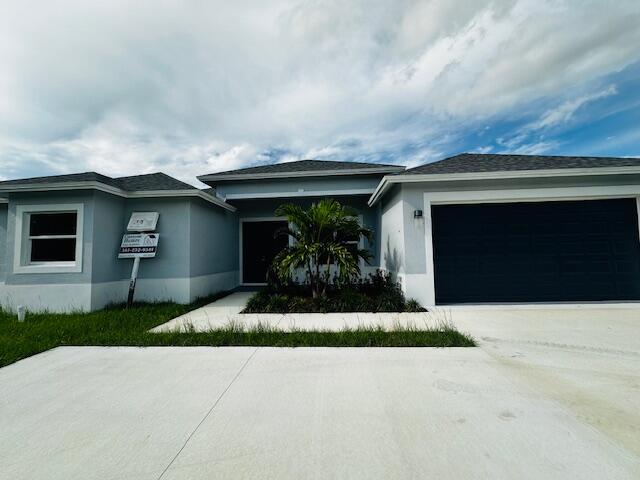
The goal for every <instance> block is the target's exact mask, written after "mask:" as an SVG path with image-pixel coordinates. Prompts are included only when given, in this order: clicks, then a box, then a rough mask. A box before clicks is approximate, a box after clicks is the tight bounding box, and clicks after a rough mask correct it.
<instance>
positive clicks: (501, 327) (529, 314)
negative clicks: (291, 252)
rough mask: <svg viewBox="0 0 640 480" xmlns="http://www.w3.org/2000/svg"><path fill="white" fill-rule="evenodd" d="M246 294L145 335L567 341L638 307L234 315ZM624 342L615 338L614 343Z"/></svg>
mask: <svg viewBox="0 0 640 480" xmlns="http://www.w3.org/2000/svg"><path fill="white" fill-rule="evenodd" d="M252 294H253V292H235V293H232V294H231V295H229V296H227V297H224V298H221V299H220V300H217V301H215V302H213V303H210V304H208V305H205V306H204V307H201V308H198V309H196V310H193V311H192V312H189V313H186V314H184V315H181V316H180V317H176V318H174V319H173V320H170V321H168V322H167V323H164V324H162V325H159V326H157V327H155V328H154V329H152V330H151V331H152V332H156V333H158V332H171V331H176V330H177V331H196V332H205V331H209V330H216V329H221V328H229V327H231V326H234V327H237V328H244V329H247V328H253V327H257V326H258V325H260V326H263V327H268V328H277V329H279V330H284V331H291V330H331V331H339V330H343V329H345V328H351V329H353V328H358V327H381V328H384V329H386V330H389V329H393V328H398V327H413V328H420V329H424V328H437V327H441V326H442V325H451V326H455V327H456V328H457V329H458V330H460V331H462V332H465V333H470V334H471V335H473V336H476V337H479V338H480V339H482V338H491V337H492V336H493V335H494V334H495V333H496V332H500V335H503V334H504V332H505V328H507V329H508V330H511V331H513V332H515V334H516V336H517V335H518V334H521V333H522V331H523V330H525V329H526V330H527V331H528V332H529V334H530V335H533V336H535V335H536V334H537V333H544V335H548V334H549V333H551V334H553V333H554V332H557V331H558V329H562V330H563V331H564V330H565V329H566V327H567V325H571V324H576V328H575V329H574V330H573V331H572V337H573V338H568V339H567V343H571V342H572V341H575V340H576V337H577V338H581V337H583V336H584V335H585V334H587V335H590V334H591V330H588V331H586V332H585V331H584V330H583V329H584V328H585V326H586V325H591V326H592V327H593V328H595V329H599V328H601V325H602V324H603V323H604V324H608V323H609V322H610V321H611V320H616V319H617V320H618V321H633V319H638V318H640V303H590V304H557V305H553V304H546V305H545V304H541V305H536V304H532V305H524V304H514V305H481V306H478V305H464V306H463V305H460V306H443V307H437V308H432V309H431V311H429V312H425V313H288V314H280V313H273V314H265V313H260V314H254V313H250V314H243V313H240V312H241V311H242V310H243V309H244V307H245V306H246V304H247V301H248V300H249V298H250V297H251V295H252ZM577 325H580V326H581V328H578V327H577ZM615 333H616V332H615V331H613V332H612V335H613V336H616V335H615ZM530 338H531V337H530ZM590 338H592V337H590ZM624 340H625V339H624V338H616V342H618V341H621V342H624ZM617 344H618V345H619V343H617Z"/></svg>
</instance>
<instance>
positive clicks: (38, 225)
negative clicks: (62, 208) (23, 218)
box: [29, 212, 77, 237]
mask: <svg viewBox="0 0 640 480" xmlns="http://www.w3.org/2000/svg"><path fill="white" fill-rule="evenodd" d="M76 215H77V214H76V213H75V212H71V213H33V214H31V218H30V222H29V235H30V236H32V237H38V236H40V235H75V234H76Z"/></svg>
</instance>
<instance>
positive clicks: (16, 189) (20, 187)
mask: <svg viewBox="0 0 640 480" xmlns="http://www.w3.org/2000/svg"><path fill="white" fill-rule="evenodd" d="M69 190H98V191H101V192H105V193H110V194H111V195H116V196H118V197H122V198H168V197H193V198H200V199H202V200H204V201H205V202H208V203H211V204H213V205H217V206H219V207H221V208H224V209H225V210H229V211H230V212H235V211H236V208H235V207H234V206H233V205H229V204H228V203H227V202H225V201H224V200H222V199H220V198H218V197H215V196H213V195H210V194H208V193H205V192H203V191H202V190H198V189H185V190H136V191H126V190H122V189H120V188H117V187H113V186H111V185H106V184H104V183H101V182H60V183H41V184H27V183H24V184H19V183H17V184H12V185H4V186H1V185H0V194H1V193H21V192H50V191H69ZM0 203H1V201H0Z"/></svg>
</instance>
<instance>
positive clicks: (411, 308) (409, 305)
mask: <svg viewBox="0 0 640 480" xmlns="http://www.w3.org/2000/svg"><path fill="white" fill-rule="evenodd" d="M404 309H405V311H406V312H426V311H427V309H426V308H424V307H423V306H422V305H420V303H419V302H418V301H417V300H416V299H415V298H410V299H409V300H407V302H406V303H405V305H404Z"/></svg>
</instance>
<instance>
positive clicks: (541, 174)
mask: <svg viewBox="0 0 640 480" xmlns="http://www.w3.org/2000/svg"><path fill="white" fill-rule="evenodd" d="M625 174H627V175H628V174H640V167H599V168H561V169H550V170H519V171H507V172H504V171H502V172H471V173H435V174H434V173H425V174H415V175H385V176H384V177H383V178H382V180H381V181H380V183H379V184H378V186H377V187H376V190H375V192H374V193H373V195H372V196H371V198H370V199H369V202H368V204H369V206H372V205H374V204H375V203H376V202H377V201H378V200H379V199H380V197H381V196H382V195H383V194H384V193H385V192H386V191H387V190H388V189H389V187H390V186H391V184H394V183H425V182H430V183H431V182H452V181H471V180H503V179H522V178H550V177H583V176H597V175H625Z"/></svg>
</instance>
